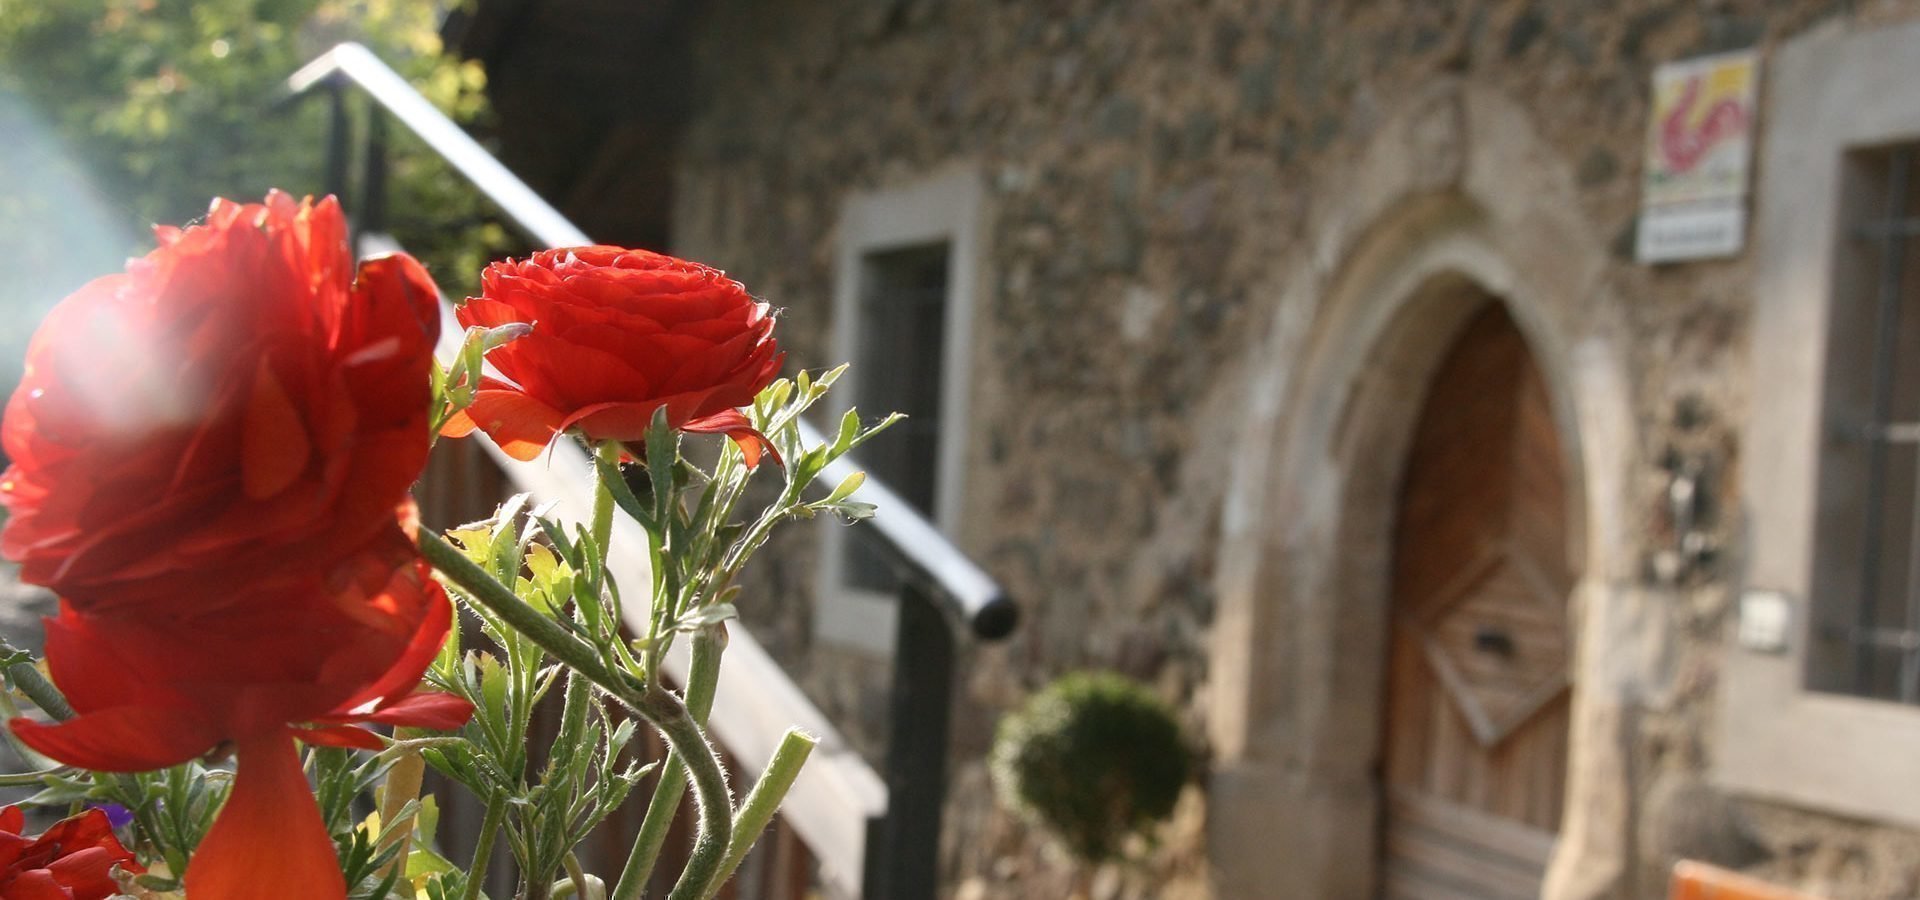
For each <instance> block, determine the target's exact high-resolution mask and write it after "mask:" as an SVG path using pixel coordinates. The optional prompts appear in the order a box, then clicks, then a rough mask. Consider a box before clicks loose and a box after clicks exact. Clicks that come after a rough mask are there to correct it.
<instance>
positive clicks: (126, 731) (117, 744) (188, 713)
mask: <svg viewBox="0 0 1920 900" xmlns="http://www.w3.org/2000/svg"><path fill="white" fill-rule="evenodd" d="M7 724H8V726H9V727H11V728H12V729H13V734H14V737H17V738H19V739H20V741H21V743H24V744H26V745H27V746H29V747H32V748H33V749H34V752H36V753H39V754H41V755H43V756H46V757H48V758H50V759H54V760H58V761H60V762H63V763H66V764H67V765H70V766H79V767H81V768H83V769H94V770H96V771H101V772H145V771H148V770H150V769H163V768H166V767H167V766H172V765H178V764H180V763H183V762H186V761H187V760H190V759H192V758H194V757H196V756H199V755H200V754H202V753H205V752H206V751H207V748H209V747H212V746H213V745H214V744H216V743H219V741H220V735H219V733H218V732H216V731H215V730H214V729H213V728H211V727H209V725H208V724H207V723H206V722H204V721H202V720H201V718H200V716H199V715H198V714H197V713H196V711H194V710H192V709H187V708H185V707H169V706H116V707H113V708H110V709H102V710H97V711H94V712H90V713H86V714H84V715H80V716H76V717H74V718H72V719H68V720H67V721H65V722H61V723H58V724H55V725H44V724H41V723H39V722H35V721H33V720H31V719H14V720H13V721H11V722H8V723H7Z"/></svg>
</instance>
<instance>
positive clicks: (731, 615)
mask: <svg viewBox="0 0 1920 900" xmlns="http://www.w3.org/2000/svg"><path fill="white" fill-rule="evenodd" d="M738 618H740V610H739V609H737V608H735V607H734V605H733V604H731V603H709V604H707V605H705V606H702V607H700V608H698V609H693V610H689V611H688V612H687V614H686V615H684V616H681V617H680V619H679V621H677V622H674V623H673V630H675V631H698V630H700V629H702V628H705V627H707V626H709V625H717V624H719V623H721V622H725V621H727V620H728V619H738Z"/></svg>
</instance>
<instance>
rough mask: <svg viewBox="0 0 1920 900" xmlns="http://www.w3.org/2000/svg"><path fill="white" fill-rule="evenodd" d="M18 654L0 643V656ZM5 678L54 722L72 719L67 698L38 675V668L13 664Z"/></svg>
mask: <svg viewBox="0 0 1920 900" xmlns="http://www.w3.org/2000/svg"><path fill="white" fill-rule="evenodd" d="M19 652H20V650H19V649H17V648H15V647H14V646H13V645H12V644H8V643H6V642H5V641H0V654H4V655H7V656H12V655H15V654H17V653H19ZM7 678H9V679H11V680H12V681H13V684H14V686H15V687H17V688H19V689H20V693H22V694H26V695H27V699H28V700H32V701H33V705H35V706H38V707H40V708H41V709H42V710H44V711H45V712H46V714H47V715H49V716H52V717H53V718H54V719H55V720H57V721H61V722H65V721H66V720H68V719H71V718H73V715H74V713H73V707H72V706H70V705H68V704H67V698H66V697H65V696H63V695H62V694H61V693H60V689H59V688H57V687H54V686H53V682H51V681H48V680H47V676H45V675H42V674H40V669H39V667H38V666H35V665H34V664H33V663H31V662H17V663H14V664H13V665H10V666H8V667H7Z"/></svg>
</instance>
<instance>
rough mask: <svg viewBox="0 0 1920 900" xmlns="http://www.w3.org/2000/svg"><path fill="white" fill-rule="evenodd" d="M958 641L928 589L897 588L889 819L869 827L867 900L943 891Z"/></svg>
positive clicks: (917, 897) (916, 897)
mask: <svg viewBox="0 0 1920 900" xmlns="http://www.w3.org/2000/svg"><path fill="white" fill-rule="evenodd" d="M953 663H954V635H953V628H952V626H951V625H949V624H948V622H947V619H946V614H945V612H944V611H942V609H941V608H940V605H939V604H938V602H936V601H935V600H934V598H933V597H932V596H931V595H930V594H929V593H928V592H927V590H926V589H925V588H922V587H920V586H919V585H916V584H914V583H913V582H911V581H908V582H907V583H906V584H904V585H903V586H902V587H901V588H900V610H899V619H898V624H897V626H896V630H895V632H894V643H893V691H892V694H891V696H890V697H889V700H888V707H889V710H888V713H889V716H888V717H889V722H888V732H889V734H888V739H887V765H886V772H885V774H886V781H887V814H886V816H885V817H884V818H880V819H875V820H873V821H872V822H870V823H868V826H867V853H866V878H865V887H864V890H863V891H862V896H864V897H867V898H870V900H932V898H933V897H934V894H935V892H936V891H937V889H938V887H939V882H940V879H939V875H940V819H941V814H942V812H943V810H944V809H945V807H946V799H947V734H948V729H949V727H950V725H951V723H952V719H953Z"/></svg>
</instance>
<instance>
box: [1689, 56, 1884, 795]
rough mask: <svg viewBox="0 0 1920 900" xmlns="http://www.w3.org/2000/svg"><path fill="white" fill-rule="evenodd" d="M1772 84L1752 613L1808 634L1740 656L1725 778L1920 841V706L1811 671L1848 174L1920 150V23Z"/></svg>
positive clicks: (1723, 735) (1779, 61) (1778, 66)
mask: <svg viewBox="0 0 1920 900" xmlns="http://www.w3.org/2000/svg"><path fill="white" fill-rule="evenodd" d="M1768 67H1769V69H1770V71H1769V73H1768V84H1767V106H1766V110H1765V119H1764V121H1763V139H1762V141H1761V144H1760V147H1761V151H1762V158H1761V170H1760V189H1759V191H1757V192H1756V195H1755V196H1756V202H1757V204H1758V207H1759V208H1758V215H1757V217H1756V219H1755V226H1756V231H1755V240H1754V247H1753V251H1754V254H1755V277H1754V312H1753V322H1752V344H1751V354H1752V355H1751V357H1750V359H1749V372H1750V385H1749V392H1748V399H1749V404H1750V409H1749V414H1748V418H1747V424H1746V431H1745V435H1744V439H1743V444H1742V446H1743V450H1742V452H1743V455H1744V460H1743V463H1742V466H1741V472H1742V483H1741V488H1740V494H1741V502H1742V504H1743V506H1744V508H1745V510H1746V513H1747V518H1746V526H1747V532H1746V553H1745V554H1744V562H1745V572H1744V573H1743V575H1744V577H1743V579H1742V580H1743V584H1742V585H1741V587H1742V589H1743V592H1742V595H1741V598H1740V599H1741V600H1742V601H1744V600H1745V599H1746V598H1747V597H1755V598H1765V597H1766V596H1767V595H1770V594H1771V595H1777V596H1781V597H1784V598H1786V600H1787V603H1788V611H1789V614H1790V617H1791V624H1790V627H1789V629H1788V631H1787V638H1788V639H1787V641H1786V642H1785V646H1784V647H1769V646H1765V645H1761V644H1755V645H1753V646H1749V645H1748V644H1744V643H1742V642H1740V641H1738V640H1732V641H1730V642H1729V646H1728V649H1727V653H1726V657H1725V663H1724V667H1723V670H1722V672H1721V679H1720V681H1721V695H1720V710H1719V712H1720V723H1719V724H1720V727H1719V736H1718V737H1719V740H1718V741H1717V748H1716V759H1715V763H1714V772H1715V775H1716V778H1717V779H1718V780H1719V781H1720V782H1721V783H1722V784H1723V785H1724V786H1726V787H1727V788H1729V789H1730V790H1733V791H1735V792H1737V793H1743V794H1749V795H1754V796H1759V797H1763V798H1768V799H1773V800H1780V801H1786V802H1789V803H1793V804H1796V805H1802V806H1806V807H1809V808H1815V809H1821V810H1825V811H1829V812H1835V813H1840V814H1844V815H1850V816H1858V817H1864V818H1868V819H1873V820H1880V821H1894V822H1901V823H1905V824H1909V825H1920V809H1917V808H1915V807H1914V806H1913V804H1912V798H1911V797H1909V796H1906V794H1905V793H1904V792H1902V791H1899V790H1893V789H1892V788H1893V786H1896V785H1911V784H1920V755H1916V754H1910V753H1908V754H1903V753H1897V752H1888V750H1887V748H1889V747H1912V746H1917V745H1920V707H1916V706H1910V705H1905V704H1900V703H1896V702H1891V701H1885V700H1871V699H1865V698H1859V697H1853V696H1848V695H1845V694H1837V693H1829V692H1825V691H1820V690H1815V689H1813V688H1811V687H1810V684H1811V681H1812V679H1811V678H1810V675H1811V673H1810V671H1809V660H1808V648H1809V644H1810V642H1811V640H1812V634H1811V631H1810V629H1811V628H1812V624H1813V622H1814V620H1815V616H1813V615H1811V611H1812V604H1813V602H1814V600H1813V594H1812V591H1813V586H1814V584H1815V583H1816V579H1815V574H1816V573H1815V570H1814V565H1815V554H1814V550H1815V540H1816V531H1815V529H1816V522H1817V520H1818V516H1817V511H1818V509H1819V507H1818V502H1819V483H1820V463H1821V445H1822V443H1823V440H1824V435H1823V429H1824V428H1825V424H1824V422H1825V415H1824V412H1823V409H1822V404H1823V397H1824V393H1825V384H1826V381H1827V374H1826V373H1827V355H1828V346H1827V345H1828V336H1829V325H1830V320H1831V318H1832V310H1833V305H1834V303H1836V302H1838V299H1839V298H1838V297H1837V296H1836V293H1837V291H1836V288H1837V286H1838V285H1839V284H1840V283H1841V282H1842V281H1843V279H1842V278H1841V275H1840V273H1839V272H1838V261H1839V259H1840V258H1841V256H1842V255H1843V253H1844V245H1843V242H1844V241H1845V240H1846V239H1847V238H1846V234H1845V230H1846V229H1848V228H1850V227H1852V225H1853V223H1851V222H1847V221H1843V220H1842V218H1841V215H1842V211H1843V209H1844V206H1845V204H1844V202H1843V200H1844V198H1843V196H1842V191H1843V188H1844V186H1845V185H1844V181H1843V169H1844V166H1845V163H1846V158H1847V154H1848V153H1849V152H1850V151H1852V150H1856V149H1860V148H1867V147H1873V146H1880V145H1887V144H1894V143H1902V142H1908V141H1916V140H1920V92H1916V91H1911V90H1906V89H1904V88H1903V86H1904V85H1908V84H1910V83H1911V80H1912V73H1913V72H1915V71H1920V23H1910V24H1904V25H1895V26H1888V27H1881V28H1876V29H1872V30H1867V31H1849V30H1847V29H1846V28H1844V27H1843V26H1842V25H1841V24H1839V23H1837V22H1836V23H1829V24H1828V25H1825V26H1821V27H1819V28H1816V29H1815V30H1813V31H1811V32H1809V33H1807V34H1805V35H1802V36H1800V37H1797V38H1795V39H1793V40H1791V41H1788V42H1786V43H1785V44H1783V45H1782V46H1781V48H1780V50H1779V51H1778V52H1777V53H1776V54H1775V55H1774V58H1773V59H1772V60H1770V61H1769V64H1768ZM1741 606H1742V603H1741V602H1736V603H1735V608H1736V612H1737V611H1738V610H1739V608H1740V607H1741ZM1736 618H1738V616H1737V615H1736Z"/></svg>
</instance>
